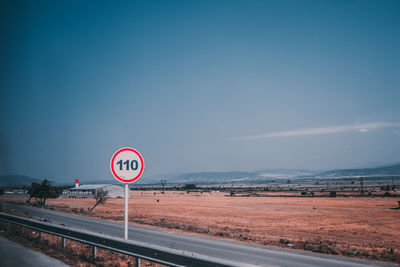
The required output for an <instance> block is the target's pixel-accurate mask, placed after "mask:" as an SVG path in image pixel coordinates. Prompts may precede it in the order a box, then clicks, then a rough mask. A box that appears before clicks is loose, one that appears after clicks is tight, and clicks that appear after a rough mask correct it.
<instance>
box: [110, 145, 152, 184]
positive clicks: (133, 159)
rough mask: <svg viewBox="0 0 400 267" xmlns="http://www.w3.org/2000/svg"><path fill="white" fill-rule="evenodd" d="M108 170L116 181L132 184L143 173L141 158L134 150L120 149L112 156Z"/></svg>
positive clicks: (128, 148)
mask: <svg viewBox="0 0 400 267" xmlns="http://www.w3.org/2000/svg"><path fill="white" fill-rule="evenodd" d="M110 169H111V172H112V174H113V175H114V177H115V178H116V179H117V180H118V181H120V182H123V183H132V182H134V181H136V180H138V179H139V178H140V176H141V175H142V173H143V169H144V161H143V157H142V155H140V153H139V151H137V150H136V149H134V148H130V147H124V148H121V149H119V150H118V151H117V152H115V154H114V155H113V156H112V158H111V162H110Z"/></svg>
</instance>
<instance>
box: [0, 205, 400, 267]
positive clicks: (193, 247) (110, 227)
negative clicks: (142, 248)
mask: <svg viewBox="0 0 400 267" xmlns="http://www.w3.org/2000/svg"><path fill="white" fill-rule="evenodd" d="M2 206H3V207H5V208H9V209H14V210H17V211H20V212H23V213H25V214H28V215H31V216H33V217H36V218H43V219H44V218H46V219H48V220H50V221H51V222H52V223H57V224H63V225H66V226H69V227H73V228H77V229H83V230H87V231H92V232H97V233H102V234H106V235H110V236H115V237H121V238H123V234H124V229H123V224H122V223H113V222H108V221H103V220H98V219H92V218H88V217H84V216H79V215H74V214H67V213H61V212H56V211H52V210H46V209H40V208H33V207H28V206H19V205H13V204H7V203H2ZM129 239H131V240H136V241H140V242H145V243H149V244H155V245H158V246H163V247H167V248H174V249H179V250H182V251H187V252H194V253H198V254H202V255H206V256H211V257H215V258H220V259H228V260H231V261H235V262H237V263H238V266H245V265H256V266H282V267H285V266H286V267H293V266H298V267H306V266H307V267H308V266H324V267H330V266H332V267H333V266H335V267H336V266H349V267H359V266H400V265H392V264H386V263H381V262H374V261H367V260H357V259H351V258H346V257H339V256H332V255H324V254H319V253H312V252H305V251H297V250H291V249H282V248H275V247H269V246H262V245H254V244H248V243H245V242H239V241H230V240H220V239H214V238H206V237H200V236H194V235H189V234H182V233H172V232H168V231H164V230H159V229H154V228H149V227H144V226H129Z"/></svg>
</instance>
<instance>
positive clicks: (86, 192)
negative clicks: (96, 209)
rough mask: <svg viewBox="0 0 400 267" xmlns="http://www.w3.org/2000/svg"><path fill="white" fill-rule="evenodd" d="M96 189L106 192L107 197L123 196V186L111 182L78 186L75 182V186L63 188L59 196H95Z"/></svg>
mask: <svg viewBox="0 0 400 267" xmlns="http://www.w3.org/2000/svg"><path fill="white" fill-rule="evenodd" d="M98 190H104V191H106V192H107V197H108V198H118V197H124V187H122V186H119V185H113V184H87V185H81V186H79V183H76V185H75V187H72V188H69V189H67V190H64V191H63V193H62V194H61V197H65V198H75V197H95V195H96V192H97V191H98Z"/></svg>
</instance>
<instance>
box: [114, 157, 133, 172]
mask: <svg viewBox="0 0 400 267" xmlns="http://www.w3.org/2000/svg"><path fill="white" fill-rule="evenodd" d="M129 161H130V160H129V159H128V160H126V161H125V162H124V163H122V159H121V160H120V161H118V162H117V164H118V165H119V170H120V171H122V165H125V166H126V170H127V171H129V166H130V167H131V170H132V171H136V170H137V168H138V162H137V160H132V161H130V164H129Z"/></svg>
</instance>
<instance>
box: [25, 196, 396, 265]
mask: <svg viewBox="0 0 400 267" xmlns="http://www.w3.org/2000/svg"><path fill="white" fill-rule="evenodd" d="M398 200H400V199H399V198H381V197H378V198H369V197H363V198H350V197H337V198H327V197H324V198H320V197H229V196H227V194H226V193H222V192H213V193H189V194H188V193H186V192H182V191H166V192H165V194H161V193H160V192H153V191H132V192H131V196H130V200H129V216H130V217H129V220H130V223H131V224H145V225H149V226H152V227H161V228H166V229H169V230H170V231H184V232H190V233H193V234H199V235H206V236H214V237H220V238H229V239H236V240H241V241H246V242H251V243H258V244H264V245H273V246H282V247H287V248H295V249H304V250H310V251H315V252H321V253H329V254H338V255H345V256H351V257H360V258H368V259H375V260H385V261H391V262H398V263H399V262H400V239H399V236H400V224H399V221H400V210H398V209H395V208H396V207H397V201H398ZM20 201H22V199H20ZM123 203H124V200H123V199H108V200H107V202H106V203H105V204H104V205H99V206H98V207H96V208H95V209H94V210H93V211H92V212H91V213H88V212H87V210H88V208H90V207H92V206H93V204H94V199H77V198H72V199H62V198H59V199H49V200H48V203H47V206H48V208H52V209H56V210H60V211H64V212H72V213H77V214H81V215H86V216H93V217H97V218H102V219H106V220H116V221H118V220H123Z"/></svg>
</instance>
